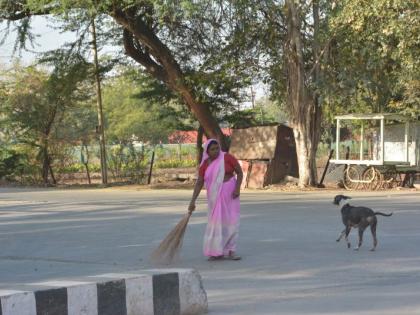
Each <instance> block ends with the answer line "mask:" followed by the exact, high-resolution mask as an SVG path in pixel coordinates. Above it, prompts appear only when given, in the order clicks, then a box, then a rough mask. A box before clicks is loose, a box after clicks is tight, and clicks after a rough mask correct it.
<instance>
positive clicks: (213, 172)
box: [188, 139, 243, 260]
mask: <svg viewBox="0 0 420 315" xmlns="http://www.w3.org/2000/svg"><path fill="white" fill-rule="evenodd" d="M235 173H236V177H235ZM242 178H243V173H242V169H241V166H240V165H239V163H238V160H236V159H235V158H234V157H233V156H232V155H230V154H229V153H226V152H223V151H222V150H221V149H220V144H219V142H218V141H217V140H214V139H210V140H208V141H207V142H206V144H205V146H204V152H203V159H202V161H201V164H200V169H199V173H198V179H197V182H196V184H195V187H194V193H193V196H192V199H191V202H190V205H189V207H188V210H189V211H191V212H192V211H194V210H195V201H196V199H197V197H198V195H199V194H200V192H201V189H202V188H203V185H204V184H205V185H206V190H207V204H208V223H207V228H206V232H205V234H204V255H205V256H207V257H209V260H217V259H222V258H227V259H232V260H239V259H241V257H240V256H237V255H236V241H237V238H238V230H239V213H240V203H239V194H240V188H241V183H242Z"/></svg>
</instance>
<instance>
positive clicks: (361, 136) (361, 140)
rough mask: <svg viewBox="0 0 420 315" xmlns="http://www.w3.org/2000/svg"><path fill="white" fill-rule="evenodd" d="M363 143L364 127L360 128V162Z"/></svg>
mask: <svg viewBox="0 0 420 315" xmlns="http://www.w3.org/2000/svg"><path fill="white" fill-rule="evenodd" d="M363 141H364V125H363V120H362V127H361V128H360V160H361V161H363Z"/></svg>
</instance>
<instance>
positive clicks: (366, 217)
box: [333, 195, 392, 251]
mask: <svg viewBox="0 0 420 315" xmlns="http://www.w3.org/2000/svg"><path fill="white" fill-rule="evenodd" d="M347 199H351V198H350V197H348V196H344V195H337V196H335V197H334V201H333V204H335V205H337V206H339V205H340V203H341V202H343V201H345V200H347ZM377 215H382V216H385V217H390V216H391V215H392V213H390V214H385V213H382V212H374V211H373V210H372V209H370V208H367V207H354V206H351V205H350V204H348V203H345V204H344V205H343V207H342V208H341V218H342V220H343V224H344V226H345V227H346V228H345V229H344V230H343V231H342V232H341V233H340V235H339V237H338V239H337V242H339V241H340V240H341V238H342V237H343V236H345V239H346V242H347V247H348V248H350V246H351V244H350V242H349V239H348V236H349V233H350V230H351V228H352V227H354V228H356V227H357V228H359V244H358V245H357V247H355V248H354V249H355V250H358V249H359V248H360V246H362V240H363V232H364V231H365V229H366V228H367V227H368V226H370V230H371V232H372V237H373V248H372V249H371V251H374V250H375V249H376V245H378V240H377V239H376V226H377V224H378V220H377V218H376V216H377Z"/></svg>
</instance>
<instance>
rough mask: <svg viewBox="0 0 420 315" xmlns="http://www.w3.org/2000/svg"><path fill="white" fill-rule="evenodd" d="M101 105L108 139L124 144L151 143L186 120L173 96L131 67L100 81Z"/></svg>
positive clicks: (163, 138) (181, 126)
mask: <svg viewBox="0 0 420 315" xmlns="http://www.w3.org/2000/svg"><path fill="white" fill-rule="evenodd" d="M103 94H104V97H103V99H104V108H105V111H106V112H107V119H106V127H107V130H108V137H109V140H110V141H111V142H113V143H121V144H128V143H131V142H133V141H142V142H144V143H147V142H150V143H152V144H156V143H159V142H160V141H165V140H166V139H167V138H168V135H169V134H170V133H171V132H172V131H174V130H176V129H183V127H185V124H184V123H185V122H187V121H188V118H187V117H186V115H185V113H183V112H182V110H180V109H179V104H177V102H176V100H177V99H176V98H175V97H174V96H173V95H172V94H171V93H170V92H169V91H167V90H166V89H165V87H164V86H163V87H162V86H159V83H158V82H156V80H154V79H151V78H150V77H149V76H148V75H144V74H141V73H139V72H138V71H136V69H133V68H131V67H128V68H127V67H125V68H122V69H120V70H119V73H118V74H117V75H115V76H113V77H110V78H108V79H107V80H106V81H105V82H104V89H103Z"/></svg>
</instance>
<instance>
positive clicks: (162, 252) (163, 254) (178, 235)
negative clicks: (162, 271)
mask: <svg viewBox="0 0 420 315" xmlns="http://www.w3.org/2000/svg"><path fill="white" fill-rule="evenodd" d="M190 217H191V212H188V213H187V214H185V215H184V217H183V218H182V219H181V221H179V222H178V224H177V225H176V226H175V227H174V228H173V229H172V231H171V232H169V234H168V235H167V236H166V237H165V239H164V240H163V241H162V242H161V243H160V244H159V247H158V248H156V249H155V250H154V251H153V253H152V256H151V258H152V261H153V262H155V263H161V264H170V263H171V262H172V261H173V260H174V258H175V257H177V256H178V254H179V252H180V250H181V247H182V241H183V239H184V234H185V230H186V229H187V225H188V221H189V219H190Z"/></svg>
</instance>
